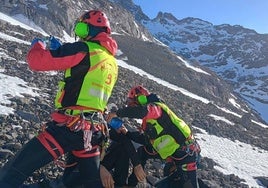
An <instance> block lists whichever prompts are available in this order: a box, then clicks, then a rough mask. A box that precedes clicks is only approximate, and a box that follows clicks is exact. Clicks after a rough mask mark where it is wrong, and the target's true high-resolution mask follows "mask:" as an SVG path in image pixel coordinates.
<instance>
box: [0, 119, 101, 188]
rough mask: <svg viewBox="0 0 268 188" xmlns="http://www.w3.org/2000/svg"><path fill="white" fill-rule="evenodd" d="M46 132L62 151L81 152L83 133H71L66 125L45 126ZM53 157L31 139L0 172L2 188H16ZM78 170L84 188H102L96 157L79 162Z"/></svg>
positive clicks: (49, 124)
mask: <svg viewBox="0 0 268 188" xmlns="http://www.w3.org/2000/svg"><path fill="white" fill-rule="evenodd" d="M47 125H48V128H47V129H46V131H47V132H48V133H49V134H50V135H52V137H53V138H54V139H55V140H56V141H57V142H58V144H59V145H60V146H61V147H62V149H63V150H64V152H71V151H72V150H83V147H84V146H83V132H82V131H80V132H73V131H70V130H69V129H68V128H66V127H65V126H63V127H58V126H56V125H55V122H49V123H47ZM53 160H54V158H53V157H52V156H51V154H50V153H49V152H48V150H47V149H46V148H45V147H44V146H43V145H42V144H41V143H40V141H39V140H38V139H37V138H33V139H32V140H30V141H29V142H28V143H27V144H26V145H24V147H23V148H22V149H21V151H19V152H18V153H17V154H16V156H15V157H14V158H13V159H12V160H11V161H10V162H8V164H7V165H5V166H4V167H3V168H2V169H1V172H0V187H1V188H19V186H20V185H22V184H23V182H24V181H25V180H26V179H27V178H28V177H29V176H30V175H31V174H32V173H33V172H34V171H35V170H37V169H39V168H41V167H43V166H45V165H46V164H48V163H50V162H51V161H53ZM78 166H79V170H80V171H81V172H82V173H83V178H82V179H83V181H82V183H83V184H84V187H85V188H89V187H96V188H99V187H100V188H102V184H101V181H100V176H99V156H96V157H90V158H81V159H80V160H78Z"/></svg>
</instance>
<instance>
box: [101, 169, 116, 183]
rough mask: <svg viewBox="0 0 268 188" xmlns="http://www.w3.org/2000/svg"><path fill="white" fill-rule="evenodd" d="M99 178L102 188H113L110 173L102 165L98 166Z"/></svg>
mask: <svg viewBox="0 0 268 188" xmlns="http://www.w3.org/2000/svg"><path fill="white" fill-rule="evenodd" d="M100 178H101V183H102V185H103V187H105V188H114V179H113V177H112V175H111V173H110V172H109V171H108V170H107V169H106V168H105V167H104V166H103V165H100Z"/></svg>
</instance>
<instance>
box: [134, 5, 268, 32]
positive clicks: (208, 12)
mask: <svg viewBox="0 0 268 188" xmlns="http://www.w3.org/2000/svg"><path fill="white" fill-rule="evenodd" d="M133 2H134V3H135V4H136V5H139V6H140V7H141V9H142V11H143V12H144V13H145V14H146V15H147V16H149V17H150V18H155V17H156V16H157V13H158V12H159V11H162V12H168V13H172V14H173V15H174V16H175V17H176V18H177V19H179V20H180V19H183V18H186V17H194V18H200V19H202V20H205V21H208V22H210V23H212V24H214V25H220V24H230V25H241V26H243V27H245V28H249V29H254V30H255V31H257V32H258V33H261V34H264V33H265V34H268V0H166V1H163V0H133Z"/></svg>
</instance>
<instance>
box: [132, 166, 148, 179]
mask: <svg viewBox="0 0 268 188" xmlns="http://www.w3.org/2000/svg"><path fill="white" fill-rule="evenodd" d="M134 174H135V175H136V177H137V179H138V181H139V182H142V181H144V180H145V178H146V174H145V172H144V170H143V168H142V166H141V164H139V165H137V166H135V167H134Z"/></svg>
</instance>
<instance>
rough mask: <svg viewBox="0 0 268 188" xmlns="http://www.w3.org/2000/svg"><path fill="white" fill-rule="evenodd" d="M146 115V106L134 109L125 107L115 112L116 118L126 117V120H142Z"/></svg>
mask: <svg viewBox="0 0 268 188" xmlns="http://www.w3.org/2000/svg"><path fill="white" fill-rule="evenodd" d="M147 113H148V110H147V106H146V105H145V106H141V105H139V106H134V107H125V108H120V109H118V110H117V112H116V115H117V116H118V117H128V118H137V119H142V118H144V117H145V116H146V115H147Z"/></svg>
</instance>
